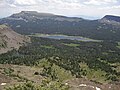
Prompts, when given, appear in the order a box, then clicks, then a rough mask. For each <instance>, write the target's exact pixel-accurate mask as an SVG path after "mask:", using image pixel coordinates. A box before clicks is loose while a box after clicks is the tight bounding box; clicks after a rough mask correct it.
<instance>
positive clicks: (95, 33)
mask: <svg viewBox="0 0 120 90" xmlns="http://www.w3.org/2000/svg"><path fill="white" fill-rule="evenodd" d="M119 18H120V17H118V16H110V15H106V16H105V17H103V18H102V19H100V20H86V19H82V18H77V17H66V16H61V15H54V14H50V13H38V12H35V11H22V12H20V13H16V14H13V15H11V16H9V17H7V18H3V19H1V20H0V24H7V25H9V26H10V27H11V28H12V29H14V30H15V31H16V32H18V33H21V34H34V33H44V34H66V35H76V36H83V37H87V38H92V39H99V40H114V41H120V24H119ZM106 22H107V23H106ZM111 23H112V24H111ZM103 36H104V37H103Z"/></svg>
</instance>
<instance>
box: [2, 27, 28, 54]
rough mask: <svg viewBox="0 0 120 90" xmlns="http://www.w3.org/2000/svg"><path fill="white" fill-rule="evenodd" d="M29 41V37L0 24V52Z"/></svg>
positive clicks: (16, 47)
mask: <svg viewBox="0 0 120 90" xmlns="http://www.w3.org/2000/svg"><path fill="white" fill-rule="evenodd" d="M29 41H30V38H29V37H26V36H23V35H20V34H18V33H16V32H14V31H13V30H12V29H11V28H10V27H8V26H6V25H0V54H1V53H6V52H7V51H10V50H12V49H18V48H19V47H20V46H22V45H24V44H25V43H27V42H29Z"/></svg>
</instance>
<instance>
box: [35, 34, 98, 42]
mask: <svg viewBox="0 0 120 90" xmlns="http://www.w3.org/2000/svg"><path fill="white" fill-rule="evenodd" d="M33 36H36V37H42V38H49V39H58V40H60V39H68V40H78V41H86V42H90V41H93V42H98V41H99V40H94V39H89V38H85V37H80V36H67V35H50V34H35V35H33Z"/></svg>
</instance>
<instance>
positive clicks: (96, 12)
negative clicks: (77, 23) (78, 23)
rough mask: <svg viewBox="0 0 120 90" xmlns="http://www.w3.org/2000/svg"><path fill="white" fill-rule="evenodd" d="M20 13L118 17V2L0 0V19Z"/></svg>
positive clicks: (102, 0) (108, 0) (119, 9)
mask: <svg viewBox="0 0 120 90" xmlns="http://www.w3.org/2000/svg"><path fill="white" fill-rule="evenodd" d="M20 11H38V12H44V13H53V14H58V15H65V16H73V17H74V16H78V17H80V16H81V17H86V18H101V17H103V16H105V15H117V16H120V0H0V18H3V17H7V16H10V15H11V14H13V13H18V12H20Z"/></svg>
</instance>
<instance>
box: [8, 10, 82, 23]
mask: <svg viewBox="0 0 120 90" xmlns="http://www.w3.org/2000/svg"><path fill="white" fill-rule="evenodd" d="M7 19H10V20H12V19H15V20H24V21H26V22H28V21H32V20H33V21H34V20H42V19H51V20H56V21H80V20H82V19H81V18H72V17H71V18H69V17H66V16H60V15H54V14H51V13H38V12H36V11H21V12H20V13H17V14H13V15H11V16H10V17H8V18H7Z"/></svg>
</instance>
